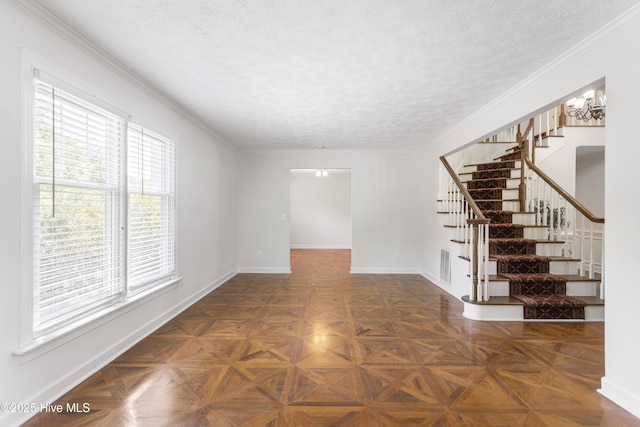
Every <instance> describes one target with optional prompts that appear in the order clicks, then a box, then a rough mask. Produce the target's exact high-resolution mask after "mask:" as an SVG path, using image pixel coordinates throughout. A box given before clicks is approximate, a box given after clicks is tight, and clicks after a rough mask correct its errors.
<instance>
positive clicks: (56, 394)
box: [0, 270, 237, 426]
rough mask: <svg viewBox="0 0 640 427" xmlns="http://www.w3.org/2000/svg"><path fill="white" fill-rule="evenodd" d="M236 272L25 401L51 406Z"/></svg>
mask: <svg viewBox="0 0 640 427" xmlns="http://www.w3.org/2000/svg"><path fill="white" fill-rule="evenodd" d="M236 273H237V272H236V271H235V270H234V271H230V272H228V273H226V274H225V275H223V276H222V277H220V278H218V279H217V280H215V281H213V282H211V283H209V284H208V285H207V286H205V287H204V288H202V289H201V290H199V291H198V292H196V293H195V294H193V295H191V296H190V297H188V298H187V299H185V300H183V301H182V302H180V303H178V304H176V305H175V306H173V307H172V308H170V309H168V310H167V311H165V312H164V313H161V314H159V315H158V316H156V317H155V318H153V319H151V320H149V321H148V322H147V323H145V324H144V325H142V326H140V327H139V328H137V329H136V330H134V331H131V332H130V333H129V334H128V335H127V336H126V337H124V338H123V339H121V340H120V341H118V342H116V343H114V344H113V345H112V346H110V347H109V348H108V349H106V350H105V351H103V352H102V353H100V354H98V355H96V356H95V357H94V358H92V359H91V360H88V361H87V362H86V363H84V364H83V365H81V366H78V367H77V369H76V370H74V371H73V372H70V373H65V374H63V375H62V376H61V377H60V378H59V379H58V380H57V381H56V382H54V383H52V384H51V385H49V386H48V387H47V388H46V389H44V390H42V391H40V392H38V393H37V394H36V395H34V396H32V397H31V398H29V399H27V400H25V401H26V402H47V403H51V402H54V401H55V400H57V399H59V398H60V397H61V396H63V395H64V394H65V393H67V392H68V391H70V390H71V389H73V388H74V387H76V386H77V385H78V384H80V383H81V382H83V381H84V380H86V379H87V378H89V377H90V376H91V375H93V374H94V373H96V372H97V371H99V370H100V369H102V368H103V367H105V366H106V365H108V364H109V363H110V362H111V361H113V360H114V359H116V358H117V357H118V356H120V355H121V354H122V353H124V352H125V351H127V350H129V349H130V348H131V347H133V346H134V345H136V344H137V343H139V342H140V341H142V340H143V339H144V338H146V337H147V336H149V335H150V334H151V333H152V332H153V331H155V330H156V329H158V328H159V327H161V326H162V325H164V324H165V323H167V322H168V321H169V320H171V319H173V318H174V317H176V316H177V315H178V314H180V313H181V312H183V311H184V310H186V309H187V308H189V307H190V306H192V305H193V304H194V303H196V302H197V301H198V300H200V299H201V298H203V297H204V296H205V295H207V294H208V293H209V292H211V291H213V290H214V289H216V288H217V287H219V286H220V285H222V284H223V283H225V282H226V281H228V280H229V279H231V278H232V277H233V276H235V275H236ZM0 415H4V416H0V425H3V426H4V425H7V426H14V425H15V426H19V425H20V424H22V423H24V422H25V421H27V420H28V419H29V418H31V417H32V416H34V415H36V414H35V413H17V412H13V413H4V414H0Z"/></svg>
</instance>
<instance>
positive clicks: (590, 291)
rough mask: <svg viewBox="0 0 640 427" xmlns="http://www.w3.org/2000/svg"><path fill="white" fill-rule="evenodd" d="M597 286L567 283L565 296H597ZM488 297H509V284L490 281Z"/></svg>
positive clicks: (597, 284)
mask: <svg viewBox="0 0 640 427" xmlns="http://www.w3.org/2000/svg"><path fill="white" fill-rule="evenodd" d="M599 286H600V285H599V283H597V282H567V295H568V296H572V297H580V296H589V297H591V296H597V295H598V288H599ZM489 296H490V297H504V296H509V282H507V281H504V280H500V281H498V280H490V281H489Z"/></svg>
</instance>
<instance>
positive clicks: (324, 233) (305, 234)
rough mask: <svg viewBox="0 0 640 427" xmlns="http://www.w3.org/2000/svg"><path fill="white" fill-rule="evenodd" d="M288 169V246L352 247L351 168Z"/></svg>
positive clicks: (305, 247)
mask: <svg viewBox="0 0 640 427" xmlns="http://www.w3.org/2000/svg"><path fill="white" fill-rule="evenodd" d="M315 172H316V169H294V170H292V171H291V183H290V185H291V193H290V199H291V217H290V220H291V223H290V224H291V225H290V233H291V235H290V238H291V247H292V248H299V249H303V248H304V249H312V248H313V249H351V171H350V170H349V169H329V170H328V171H327V176H320V177H317V176H316V174H315Z"/></svg>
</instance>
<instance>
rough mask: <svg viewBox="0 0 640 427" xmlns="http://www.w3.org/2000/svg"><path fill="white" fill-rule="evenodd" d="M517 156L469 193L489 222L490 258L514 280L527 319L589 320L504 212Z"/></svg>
mask: <svg viewBox="0 0 640 427" xmlns="http://www.w3.org/2000/svg"><path fill="white" fill-rule="evenodd" d="M519 158H520V154H519V153H518V152H517V150H516V151H514V152H512V153H509V154H506V155H504V156H502V157H501V158H500V161H496V162H493V163H485V164H481V165H478V167H477V171H476V172H473V174H472V180H471V181H468V182H467V188H468V189H469V193H470V194H471V196H472V197H473V199H474V201H475V202H476V204H477V205H478V207H479V208H480V209H481V210H482V211H483V213H484V215H485V216H486V217H487V218H490V219H491V224H490V225H489V256H490V257H491V258H493V259H495V260H497V273H498V274H499V275H501V276H503V277H505V278H507V279H508V280H509V294H510V295H511V296H512V297H513V298H516V299H518V300H520V301H522V303H523V305H524V318H525V319H584V318H585V316H584V307H585V306H586V303H585V302H584V301H581V300H579V299H577V298H573V297H569V296H567V295H566V290H567V279H566V278H564V277H562V276H557V275H553V274H549V262H550V258H548V257H543V256H538V255H536V243H537V242H536V240H532V239H525V238H523V235H524V226H523V225H520V224H513V212H509V211H504V210H502V190H503V189H505V188H507V178H509V177H510V176H511V169H512V168H514V167H515V162H514V161H513V159H519Z"/></svg>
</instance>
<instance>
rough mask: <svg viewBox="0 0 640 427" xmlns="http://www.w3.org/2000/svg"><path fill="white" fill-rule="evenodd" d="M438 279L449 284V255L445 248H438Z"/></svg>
mask: <svg viewBox="0 0 640 427" xmlns="http://www.w3.org/2000/svg"><path fill="white" fill-rule="evenodd" d="M440 280H442V281H443V282H444V283H446V284H448V285H450V284H451V257H450V254H449V251H448V250H446V249H440Z"/></svg>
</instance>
